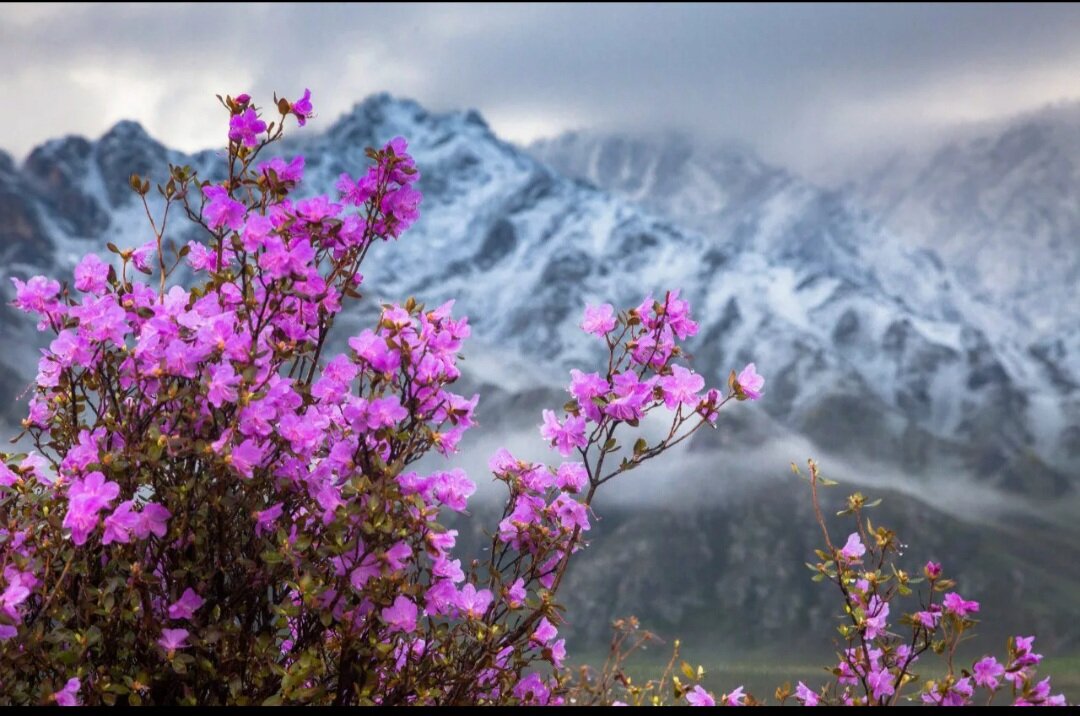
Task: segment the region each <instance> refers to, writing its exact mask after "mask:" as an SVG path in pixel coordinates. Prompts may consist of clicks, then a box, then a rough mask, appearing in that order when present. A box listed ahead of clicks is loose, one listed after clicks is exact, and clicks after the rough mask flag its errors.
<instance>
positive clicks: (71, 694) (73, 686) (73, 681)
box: [53, 677, 82, 706]
mask: <svg viewBox="0 0 1080 716" xmlns="http://www.w3.org/2000/svg"><path fill="white" fill-rule="evenodd" d="M81 687H82V683H81V682H80V681H79V679H77V678H76V677H72V678H70V679H68V681H67V683H66V684H64V688H62V689H60V690H59V691H57V692H56V693H54V694H53V699H55V700H56V705H57V706H78V705H79V689H80V688H81Z"/></svg>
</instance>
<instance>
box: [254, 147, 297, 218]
mask: <svg viewBox="0 0 1080 716" xmlns="http://www.w3.org/2000/svg"><path fill="white" fill-rule="evenodd" d="M271 171H273V172H274V174H276V175H277V178H278V180H279V181H289V182H299V181H300V180H301V179H303V178H304V156H303V155H302V154H300V155H297V156H296V157H294V158H293V160H292V161H291V162H289V163H288V164H286V163H285V160H284V159H282V158H281V157H274V158H273V159H271V160H270V161H267V162H263V163H262V164H260V165H259V173H260V174H265V175H269V174H270V172H271ZM256 217H258V219H259V220H258V221H257V222H256V223H255V224H254V225H253V224H252V219H254V218H256ZM271 228H272V227H271V226H270V220H269V219H267V218H266V217H265V216H262V215H260V214H256V215H255V216H253V217H251V218H250V219H248V224H247V226H246V227H245V228H244V235H245V237H247V238H248V239H250V238H252V237H256V236H262V237H265V236H266V235H267V234H268V233H270V229H271Z"/></svg>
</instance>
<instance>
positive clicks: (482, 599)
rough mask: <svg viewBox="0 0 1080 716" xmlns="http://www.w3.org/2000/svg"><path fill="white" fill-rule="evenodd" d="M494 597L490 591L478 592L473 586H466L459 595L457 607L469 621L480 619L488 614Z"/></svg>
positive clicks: (481, 590) (482, 590)
mask: <svg viewBox="0 0 1080 716" xmlns="http://www.w3.org/2000/svg"><path fill="white" fill-rule="evenodd" d="M493 598H494V597H493V596H492V594H491V590H489V589H480V590H478V589H477V588H476V587H474V586H473V585H471V584H466V585H465V586H464V587H462V588H461V592H459V593H458V597H457V605H458V607H459V608H460V609H461V611H462V612H464V613H465V616H466V617H467V618H469V619H480V618H481V617H483V616H484V613H485V612H487V609H488V607H489V606H490V605H491V601H492V599H493Z"/></svg>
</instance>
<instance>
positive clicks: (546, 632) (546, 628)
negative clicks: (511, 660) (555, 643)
mask: <svg viewBox="0 0 1080 716" xmlns="http://www.w3.org/2000/svg"><path fill="white" fill-rule="evenodd" d="M558 635H559V630H558V629H556V628H555V625H554V624H552V623H551V622H549V621H548V618H547V617H541V618H540V623H539V624H538V625H537V627H536V631H534V632H533V633H532V640H533V641H535V642H536V643H537V644H549V643H551V641H552V640H553V639H554V638H555V637H557V636H558Z"/></svg>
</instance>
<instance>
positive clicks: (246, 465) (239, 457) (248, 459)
mask: <svg viewBox="0 0 1080 716" xmlns="http://www.w3.org/2000/svg"><path fill="white" fill-rule="evenodd" d="M265 455H266V446H265V445H263V444H262V443H260V442H259V441H257V440H255V439H254V438H248V439H247V440H245V441H244V442H242V443H240V444H239V445H237V446H236V447H234V448H233V449H232V453H231V457H232V466H233V468H235V469H236V471H237V472H239V473H240V475H241V477H247V478H251V477H253V476H254V475H255V470H256V469H257V468H260V467H262V460H263V457H264V456H265Z"/></svg>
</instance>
